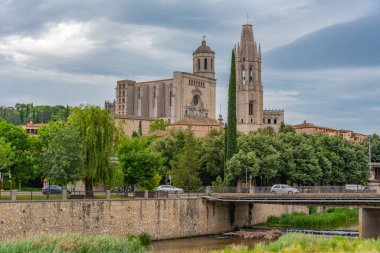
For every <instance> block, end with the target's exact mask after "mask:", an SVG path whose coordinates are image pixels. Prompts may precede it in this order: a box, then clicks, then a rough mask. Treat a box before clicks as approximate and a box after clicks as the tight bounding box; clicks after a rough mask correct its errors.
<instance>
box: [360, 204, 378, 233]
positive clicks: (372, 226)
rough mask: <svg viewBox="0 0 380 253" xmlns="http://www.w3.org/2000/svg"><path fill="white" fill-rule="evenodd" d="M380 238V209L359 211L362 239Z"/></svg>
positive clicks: (362, 209) (361, 209)
mask: <svg viewBox="0 0 380 253" xmlns="http://www.w3.org/2000/svg"><path fill="white" fill-rule="evenodd" d="M379 236H380V208H360V209H359V237H360V239H366V238H378V237H379Z"/></svg>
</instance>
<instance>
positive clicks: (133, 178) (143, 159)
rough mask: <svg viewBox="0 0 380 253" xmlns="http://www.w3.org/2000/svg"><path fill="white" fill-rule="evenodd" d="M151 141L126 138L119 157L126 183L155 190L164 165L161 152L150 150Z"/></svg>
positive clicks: (121, 142)
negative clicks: (159, 172)
mask: <svg viewBox="0 0 380 253" xmlns="http://www.w3.org/2000/svg"><path fill="white" fill-rule="evenodd" d="M148 145H149V139H148V138H145V137H135V138H129V137H124V138H123V139H122V140H121V141H120V144H119V148H118V157H119V161H120V166H121V168H122V170H123V173H124V183H125V184H127V185H136V184H138V185H139V186H140V187H141V188H143V189H148V190H153V189H154V188H155V187H156V186H158V184H159V182H160V180H161V177H160V175H159V174H158V171H159V170H160V168H161V167H162V165H163V158H162V156H161V154H160V153H159V152H156V151H153V150H150V149H149V148H148Z"/></svg>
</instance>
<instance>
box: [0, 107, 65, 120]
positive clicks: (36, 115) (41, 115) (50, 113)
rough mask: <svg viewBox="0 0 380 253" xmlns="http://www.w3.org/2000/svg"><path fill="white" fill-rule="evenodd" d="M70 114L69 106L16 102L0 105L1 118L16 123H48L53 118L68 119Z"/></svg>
mask: <svg viewBox="0 0 380 253" xmlns="http://www.w3.org/2000/svg"><path fill="white" fill-rule="evenodd" d="M69 115H70V108H69V106H63V105H54V106H50V105H33V104H20V103H18V104H16V105H15V106H14V107H0V119H4V120H6V121H7V122H9V123H12V124H15V125H24V124H26V123H27V122H30V121H32V122H33V123H48V122H49V121H51V120H54V121H58V120H66V119H67V118H68V116H69Z"/></svg>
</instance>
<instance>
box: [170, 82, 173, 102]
mask: <svg viewBox="0 0 380 253" xmlns="http://www.w3.org/2000/svg"><path fill="white" fill-rule="evenodd" d="M172 98H173V84H170V86H169V107H172V102H173V101H172Z"/></svg>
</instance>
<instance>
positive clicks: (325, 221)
mask: <svg viewBox="0 0 380 253" xmlns="http://www.w3.org/2000/svg"><path fill="white" fill-rule="evenodd" d="M310 213H312V214H310V215H308V214H305V213H294V214H283V215H281V216H280V217H276V216H269V217H268V219H267V222H266V223H265V224H261V225H265V226H270V227H288V228H305V229H336V228H339V227H349V226H352V225H357V224H358V220H359V218H358V217H359V211H358V209H357V208H354V209H349V208H332V209H329V210H328V211H327V212H324V213H314V212H310Z"/></svg>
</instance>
